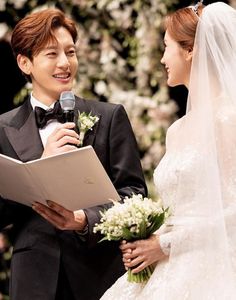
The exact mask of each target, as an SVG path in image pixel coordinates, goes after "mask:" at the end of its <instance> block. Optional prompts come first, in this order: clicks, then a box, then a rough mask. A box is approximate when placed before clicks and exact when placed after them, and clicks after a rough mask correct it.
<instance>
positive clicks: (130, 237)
mask: <svg viewBox="0 0 236 300" xmlns="http://www.w3.org/2000/svg"><path fill="white" fill-rule="evenodd" d="M122 230H123V234H122V238H123V239H124V240H126V241H131V240H135V239H136V234H135V232H131V231H130V230H129V228H123V229H122Z"/></svg>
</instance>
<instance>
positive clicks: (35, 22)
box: [11, 8, 78, 60]
mask: <svg viewBox="0 0 236 300" xmlns="http://www.w3.org/2000/svg"><path fill="white" fill-rule="evenodd" d="M59 27H64V28H65V29H67V30H68V32H69V33H70V34H71V37H72V39H73V41H74V43H75V42H76V40H77V36H78V33H77V29H76V26H75V23H74V22H73V21H72V20H71V19H70V18H68V17H66V15H65V14H64V13H63V12H62V11H60V10H59V9H55V8H48V9H44V10H41V11H38V12H35V13H32V14H30V15H27V16H26V17H24V18H23V19H22V20H21V21H19V22H18V23H17V25H16V27H15V28H14V30H13V33H12V38H11V46H12V50H13V53H14V55H15V57H17V55H18V54H21V55H24V56H26V57H28V58H29V59H30V60H33V57H34V56H35V55H37V54H38V53H39V52H40V51H41V50H42V49H43V48H44V47H45V46H46V45H47V44H48V43H50V42H55V41H56V38H55V35H54V30H55V29H57V28H59Z"/></svg>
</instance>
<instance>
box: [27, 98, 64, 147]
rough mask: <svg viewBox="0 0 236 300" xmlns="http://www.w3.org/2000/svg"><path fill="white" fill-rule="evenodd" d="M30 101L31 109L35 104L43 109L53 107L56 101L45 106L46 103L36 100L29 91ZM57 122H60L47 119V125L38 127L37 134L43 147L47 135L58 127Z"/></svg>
mask: <svg viewBox="0 0 236 300" xmlns="http://www.w3.org/2000/svg"><path fill="white" fill-rule="evenodd" d="M30 103H31V105H32V107H33V110H34V108H35V106H39V107H41V108H43V109H45V110H48V109H50V108H53V107H54V104H55V103H56V101H55V102H54V103H52V104H51V105H50V106H47V105H45V104H43V103H41V102H40V101H39V100H37V99H36V98H35V97H34V96H33V94H32V93H31V97H30ZM59 124H61V123H60V122H58V121H57V120H56V119H55V120H50V121H48V123H47V125H46V126H45V127H44V128H42V129H39V134H40V137H41V140H42V143H43V147H44V148H45V145H46V142H47V139H48V137H49V135H50V134H51V133H52V132H53V131H54V130H55V129H56V128H57V127H58V125H59Z"/></svg>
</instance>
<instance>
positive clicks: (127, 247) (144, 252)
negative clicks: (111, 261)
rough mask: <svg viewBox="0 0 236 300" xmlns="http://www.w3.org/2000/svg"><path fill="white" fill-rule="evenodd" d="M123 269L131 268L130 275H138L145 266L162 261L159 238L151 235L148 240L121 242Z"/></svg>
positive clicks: (163, 255) (162, 254) (162, 255)
mask: <svg viewBox="0 0 236 300" xmlns="http://www.w3.org/2000/svg"><path fill="white" fill-rule="evenodd" d="M120 249H121V251H122V255H123V262H124V265H125V268H126V269H127V268H132V273H138V272H140V271H142V270H143V269H145V268H146V267H147V266H149V265H151V264H153V263H154V262H157V261H159V260H162V259H164V258H165V257H166V256H165V254H164V253H163V252H162V250H161V247H160V243H159V236H158V235H155V234H153V235H151V236H150V237H149V238H148V239H145V240H138V241H135V242H132V243H130V242H128V243H127V242H123V243H122V244H121V245H120Z"/></svg>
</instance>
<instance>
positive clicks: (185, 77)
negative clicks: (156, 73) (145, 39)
mask: <svg viewBox="0 0 236 300" xmlns="http://www.w3.org/2000/svg"><path fill="white" fill-rule="evenodd" d="M164 44H165V51H164V54H163V57H162V59H161V63H162V64H164V65H165V68H166V70H167V75H168V79H167V84H168V85H169V86H176V85H181V84H183V85H185V86H186V87H188V84H189V77H190V69H191V61H192V51H188V50H185V49H183V48H182V47H181V46H180V45H179V43H177V42H176V41H175V40H174V39H173V38H172V37H171V36H170V35H169V33H168V30H167V31H166V33H165V38H164Z"/></svg>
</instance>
